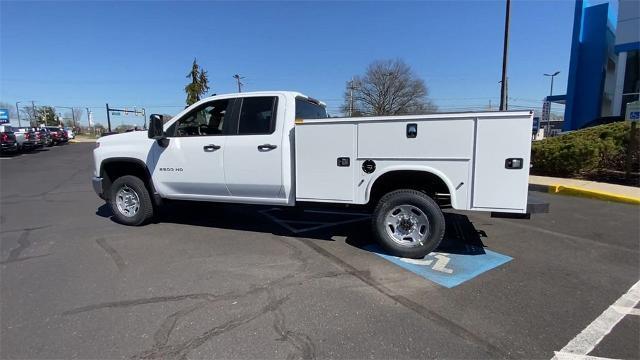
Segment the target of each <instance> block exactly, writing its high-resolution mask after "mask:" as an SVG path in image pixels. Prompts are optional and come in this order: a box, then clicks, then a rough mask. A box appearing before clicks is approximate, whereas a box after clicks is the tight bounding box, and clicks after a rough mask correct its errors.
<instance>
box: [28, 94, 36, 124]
mask: <svg viewBox="0 0 640 360" xmlns="http://www.w3.org/2000/svg"><path fill="white" fill-rule="evenodd" d="M31 108H32V109H33V119H35V118H36V102H35V101H33V100H31ZM29 126H31V120H29Z"/></svg>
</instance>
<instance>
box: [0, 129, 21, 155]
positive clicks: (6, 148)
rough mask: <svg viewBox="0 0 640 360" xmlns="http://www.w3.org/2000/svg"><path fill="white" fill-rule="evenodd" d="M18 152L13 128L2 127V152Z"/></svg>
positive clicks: (0, 131) (0, 132) (0, 142)
mask: <svg viewBox="0 0 640 360" xmlns="http://www.w3.org/2000/svg"><path fill="white" fill-rule="evenodd" d="M16 151H18V143H17V142H16V135H15V134H14V133H13V128H12V127H11V126H7V125H0V152H1V153H10V152H16Z"/></svg>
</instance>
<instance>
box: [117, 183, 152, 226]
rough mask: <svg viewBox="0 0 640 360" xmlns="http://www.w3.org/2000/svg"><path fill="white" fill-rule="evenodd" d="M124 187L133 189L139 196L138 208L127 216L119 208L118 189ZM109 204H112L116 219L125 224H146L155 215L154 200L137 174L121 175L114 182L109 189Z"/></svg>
mask: <svg viewBox="0 0 640 360" xmlns="http://www.w3.org/2000/svg"><path fill="white" fill-rule="evenodd" d="M123 187H126V188H128V189H129V190H128V191H131V190H132V191H133V192H135V194H136V195H137V197H138V205H139V206H138V210H137V212H135V213H133V215H132V216H127V215H125V214H124V213H123V212H121V211H120V210H119V209H118V204H117V197H118V191H120V189H121V188H123ZM109 205H111V211H113V217H114V219H115V220H116V221H117V222H119V223H121V224H124V225H131V226H139V225H144V224H145V223H147V222H148V221H149V220H151V218H152V217H153V202H152V201H151V196H149V191H148V190H147V187H146V186H145V185H144V182H143V181H142V180H140V178H138V177H136V176H132V175H125V176H121V177H119V178H117V179H116V180H115V181H114V182H113V184H112V185H111V189H109Z"/></svg>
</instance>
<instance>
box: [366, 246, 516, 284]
mask: <svg viewBox="0 0 640 360" xmlns="http://www.w3.org/2000/svg"><path fill="white" fill-rule="evenodd" d="M365 249H366V250H369V251H371V252H373V253H375V254H376V255H378V256H380V257H382V258H384V259H385V260H388V261H390V262H392V263H394V264H396V265H398V266H400V267H402V268H403V269H405V270H408V271H411V272H412V273H414V274H416V275H419V276H422V277H423V278H425V279H427V280H430V281H433V282H435V283H437V284H440V285H442V286H444V287H446V288H452V287H455V286H458V285H460V284H462V283H464V282H465V281H469V280H471V279H473V278H475V277H476V276H478V275H480V274H482V273H485V272H487V271H489V270H491V269H494V268H496V267H498V266H500V265H503V264H506V263H508V262H509V261H511V260H513V258H512V257H510V256H507V255H503V254H500V253H497V252H495V251H491V250H487V249H475V248H473V249H469V250H470V252H469V253H462V252H461V253H446V252H432V253H430V254H429V255H427V256H425V257H424V258H423V259H406V258H401V257H397V256H393V255H388V254H386V253H385V252H384V251H382V249H381V248H380V247H379V246H378V245H374V244H372V245H369V246H367V247H365Z"/></svg>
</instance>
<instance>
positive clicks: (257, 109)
mask: <svg viewBox="0 0 640 360" xmlns="http://www.w3.org/2000/svg"><path fill="white" fill-rule="evenodd" d="M277 99H278V98H277V97H275V96H261V97H247V98H244V99H242V108H241V110H240V118H239V124H238V135H249V134H254V135H265V134H271V133H273V130H274V129H275V125H276V124H275V123H276V108H277Z"/></svg>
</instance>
